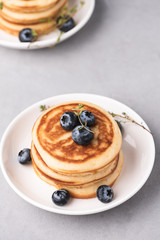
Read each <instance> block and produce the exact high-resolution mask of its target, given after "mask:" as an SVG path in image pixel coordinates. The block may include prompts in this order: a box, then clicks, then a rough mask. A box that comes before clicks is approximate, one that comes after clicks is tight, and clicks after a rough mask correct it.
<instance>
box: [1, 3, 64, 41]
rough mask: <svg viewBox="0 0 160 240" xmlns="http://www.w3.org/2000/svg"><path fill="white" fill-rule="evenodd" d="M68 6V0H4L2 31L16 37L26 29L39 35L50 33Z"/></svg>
mask: <svg viewBox="0 0 160 240" xmlns="http://www.w3.org/2000/svg"><path fill="white" fill-rule="evenodd" d="M67 4H68V0H28V1H26V0H2V9H0V29H2V30H4V31H6V32H8V33H10V34H12V35H16V36H17V35H18V34H19V32H20V31H21V30H22V29H24V28H31V29H33V30H35V31H36V33H37V34H38V35H42V34H46V33H49V32H50V31H52V30H53V29H54V28H55V27H56V19H57V17H58V16H59V15H60V14H61V13H62V12H63V8H64V7H66V6H67Z"/></svg>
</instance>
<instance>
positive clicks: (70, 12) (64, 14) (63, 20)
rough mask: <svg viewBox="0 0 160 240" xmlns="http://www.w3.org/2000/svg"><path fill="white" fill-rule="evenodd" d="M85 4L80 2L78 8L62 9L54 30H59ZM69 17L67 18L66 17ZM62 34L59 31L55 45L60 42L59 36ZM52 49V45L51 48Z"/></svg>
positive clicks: (75, 6)
mask: <svg viewBox="0 0 160 240" xmlns="http://www.w3.org/2000/svg"><path fill="white" fill-rule="evenodd" d="M84 4H85V2H84V1H80V7H79V8H78V5H77V4H76V5H74V6H73V7H72V8H71V9H69V8H68V7H64V8H62V9H61V16H60V18H59V19H58V22H56V23H55V24H56V28H61V27H62V26H63V25H64V24H65V23H66V22H68V21H69V20H70V19H71V18H72V17H74V15H75V14H76V13H77V12H78V11H80V10H81V8H82V7H83V5H84ZM68 16H69V17H68ZM62 34H63V32H62V31H60V34H59V35H58V38H57V41H56V43H59V42H60V40H61V36H62ZM52 47H54V45H53V46H52Z"/></svg>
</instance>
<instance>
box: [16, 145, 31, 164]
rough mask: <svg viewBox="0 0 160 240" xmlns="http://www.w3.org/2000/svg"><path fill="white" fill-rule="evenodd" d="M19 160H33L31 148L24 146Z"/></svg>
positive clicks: (21, 161)
mask: <svg viewBox="0 0 160 240" xmlns="http://www.w3.org/2000/svg"><path fill="white" fill-rule="evenodd" d="M18 161H19V163H21V164H26V163H28V162H30V161H31V150H30V149H29V148H24V149H23V150H21V151H20V152H19V153H18Z"/></svg>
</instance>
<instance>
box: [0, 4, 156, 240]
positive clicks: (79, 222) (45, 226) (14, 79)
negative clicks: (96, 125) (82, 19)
mask: <svg viewBox="0 0 160 240" xmlns="http://www.w3.org/2000/svg"><path fill="white" fill-rule="evenodd" d="M159 16H160V1H159V0H152V1H151V0H141V1H140V0H134V1H132V0H97V4H96V9H95V12H94V15H93V17H92V19H91V20H90V22H89V23H88V24H87V25H86V27H84V28H83V30H81V31H80V32H79V33H78V34H76V35H75V36H74V37H72V38H70V39H69V40H67V41H66V42H64V43H62V44H60V45H59V46H57V47H56V48H55V49H44V50H37V51H15V50H10V49H5V48H0V63H1V66H0V109H1V120H0V136H2V134H3V132H4V130H5V128H6V127H7V125H8V124H9V123H10V121H11V120H12V119H13V118H14V117H15V116H16V115H17V114H18V113H19V112H20V111H22V110H24V109H25V108H26V107H27V106H29V105H31V104H33V103H35V102H36V101H38V100H41V99H43V98H46V97H50V96H53V95H58V94H62V93H71V92H88V93H96V94H101V95H104V96H109V97H112V98H115V99H116V100H119V101H121V102H123V103H125V104H127V105H128V106H129V107H131V108H133V109H134V110H135V111H136V112H137V113H139V114H140V115H141V116H142V118H144V119H145V121H146V122H147V123H148V125H149V127H150V128H151V130H152V132H153V133H154V138H155V142H156V152H157V153H156V161H155V166H154V169H153V171H152V174H151V176H150V178H149V180H148V181H147V183H146V184H145V185H144V187H143V188H142V189H141V190H140V191H139V192H138V193H137V194H136V195H135V196H134V197H132V198H131V199H130V200H128V201H127V202H126V203H124V204H122V205H121V206H119V207H116V208H114V209H112V210H109V211H106V212H103V213H99V214H96V215H90V216H78V217H77V216H63V215H58V214H54V213H49V212H46V211H43V210H41V209H38V208H36V207H34V206H32V205H30V204H28V203H26V202H25V201H24V200H22V199H21V198H20V197H19V196H18V195H17V194H16V193H14V192H13V190H12V189H11V188H10V187H9V185H8V184H7V183H6V181H5V179H4V177H3V176H2V173H1V172H0V189H1V193H0V239H5V240H10V239H13V240H14V239H16V240H21V239H23V240H28V239H30V240H32V239H38V240H41V239H47V240H51V239H52V240H53V239H56V240H59V239H61V240H64V239H70V240H72V239H74V240H75V239H76V240H80V239H85V240H86V239H93V240H97V239H98V240H102V239H107V240H109V239H112V240H117V239H123V240H124V239H127V240H135V239H136V240H141V239H145V240H150V239H152V240H157V239H159V238H160V230H159V226H160V204H159V203H160V191H159V181H160V177H159V176H160V175H159V171H160V164H159V157H160V152H159V142H160V128H159V118H160V111H159V102H160V94H159V90H160V67H159V66H160V44H159V43H160V34H159V29H160V17H159Z"/></svg>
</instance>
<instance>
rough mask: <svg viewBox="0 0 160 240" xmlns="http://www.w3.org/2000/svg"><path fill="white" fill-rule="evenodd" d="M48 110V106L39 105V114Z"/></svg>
mask: <svg viewBox="0 0 160 240" xmlns="http://www.w3.org/2000/svg"><path fill="white" fill-rule="evenodd" d="M48 108H50V106H46V105H40V110H41V112H43V111H45V110H47V109H48Z"/></svg>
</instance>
